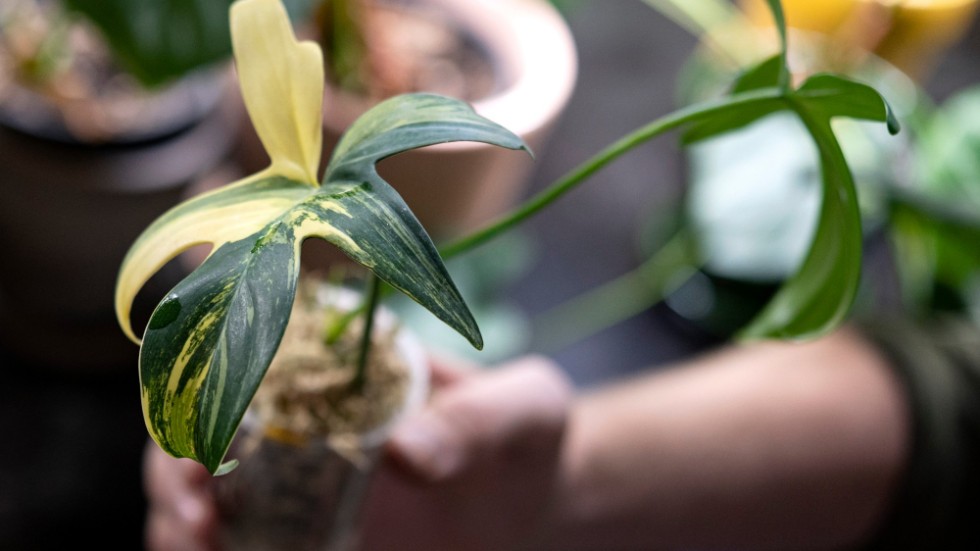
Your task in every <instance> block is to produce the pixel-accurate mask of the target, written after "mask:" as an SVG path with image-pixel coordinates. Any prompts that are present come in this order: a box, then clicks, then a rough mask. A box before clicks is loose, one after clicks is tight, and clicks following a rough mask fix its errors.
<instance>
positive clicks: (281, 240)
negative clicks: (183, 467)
mask: <svg viewBox="0 0 980 551" xmlns="http://www.w3.org/2000/svg"><path fill="white" fill-rule="evenodd" d="M231 13H232V18H231V20H232V38H233V43H234V48H235V57H236V60H237V63H238V71H239V77H240V79H241V86H242V92H243V96H244V98H245V103H246V106H247V107H248V110H249V114H250V115H251V117H252V119H253V123H254V125H255V127H256V130H257V132H258V134H259V136H260V138H261V139H262V142H263V144H264V145H265V147H266V149H267V150H268V152H269V155H270V158H271V159H272V164H271V166H270V167H269V168H268V169H266V170H264V171H262V172H260V173H258V174H256V175H254V176H252V177H250V178H247V179H245V180H243V181H240V182H238V183H235V184H231V185H229V186H227V187H224V188H221V189H218V190H216V191H213V192H211V193H208V194H205V195H202V196H199V197H197V198H194V199H192V200H190V201H187V202H185V203H183V204H181V205H178V206H177V207H175V208H174V209H172V210H171V211H169V212H167V213H166V214H164V215H163V216H162V217H161V218H159V219H158V220H157V221H156V222H154V223H153V224H152V225H151V226H150V227H149V228H147V230H146V231H145V232H144V233H143V234H142V236H140V238H139V239H138V240H137V241H136V243H135V244H134V245H133V247H132V249H131V250H130V252H129V254H128V255H127V257H126V259H125V260H124V262H123V266H122V269H121V271H120V276H119V282H118V285H117V289H116V308H117V315H118V317H119V321H120V323H121V325H122V327H123V329H124V331H125V332H126V333H127V334H128V335H129V336H130V337H131V338H133V339H135V338H136V337H135V334H134V332H133V330H132V328H131V326H130V325H131V324H130V321H129V311H130V308H131V304H132V301H133V299H134V297H135V295H136V293H137V292H138V290H139V289H140V287H142V285H143V284H144V283H145V282H146V281H147V279H148V278H149V277H150V276H151V275H152V274H153V273H154V272H155V271H156V270H158V269H159V268H160V267H161V266H162V265H163V264H164V263H166V262H167V261H169V260H170V259H172V258H173V257H174V256H175V255H177V254H179V253H180V252H181V251H183V250H186V249H187V248H189V247H192V246H194V245H198V244H202V243H211V244H213V246H214V248H213V252H212V254H211V255H210V256H209V257H208V259H207V260H206V261H205V262H204V263H203V264H202V265H201V266H200V267H199V268H198V269H197V270H195V271H194V272H193V273H192V274H191V275H190V276H188V277H187V278H186V279H185V280H184V281H182V282H181V283H180V284H178V285H177V286H176V287H175V288H174V289H173V290H172V291H171V292H170V293H169V294H168V295H167V296H166V297H165V298H164V299H163V301H162V302H161V303H160V304H159V306H157V308H156V310H155V311H154V313H153V315H152V316H151V318H150V322H149V325H148V327H147V329H146V332H145V334H144V335H143V343H142V347H141V350H140V383H141V386H142V399H143V413H144V417H145V420H146V424H147V427H148V428H149V430H150V434H151V435H152V436H153V438H154V439H155V440H156V441H157V443H158V444H160V446H161V447H162V448H163V449H164V450H166V451H167V452H169V453H171V454H172V455H175V456H178V457H190V458H193V459H195V460H197V461H200V462H201V463H203V464H204V465H205V466H206V467H207V468H208V469H209V470H210V471H211V472H217V471H218V470H219V469H220V466H221V461H222V458H223V456H224V454H225V452H226V450H227V447H228V444H229V443H230V441H231V439H232V437H233V436H234V433H235V431H236V429H237V427H238V424H239V422H240V420H241V417H242V415H243V414H244V412H245V409H246V407H247V406H248V403H249V402H250V401H251V398H252V396H253V394H254V392H255V390H256V388H257V387H258V384H259V383H260V382H261V380H262V378H263V376H264V374H265V372H266V370H267V368H268V366H269V363H270V362H271V360H272V357H273V355H274V354H275V352H276V349H277V347H278V345H279V341H280V339H281V337H282V334H283V331H284V329H285V326H286V323H287V321H288V318H289V312H290V308H291V306H292V302H293V299H294V295H295V291H296V285H297V283H296V282H297V277H298V271H299V261H300V245H301V244H302V242H303V240H305V239H307V238H311V237H316V238H321V239H324V240H326V241H329V242H330V243H333V244H334V245H336V246H338V247H339V248H340V249H341V250H343V251H344V252H345V253H346V254H347V255H348V256H350V257H351V258H352V259H354V260H356V261H357V262H359V263H361V264H363V265H364V266H366V267H367V268H369V269H370V270H372V271H373V272H374V273H375V274H376V275H377V276H378V277H380V278H381V279H383V280H385V281H387V282H388V283H389V284H391V285H392V286H393V287H395V288H396V289H399V290H401V291H402V292H404V293H405V294H407V295H408V296H410V297H412V298H413V299H415V300H416V301H417V302H419V303H420V304H422V305H423V306H424V307H426V308H427V309H429V310H430V311H431V312H432V313H433V314H435V315H436V316H437V317H439V318H440V319H441V320H443V321H444V322H446V323H447V324H448V325H450V326H451V327H452V328H454V329H455V330H457V331H458V332H460V333H461V334H462V335H464V336H465V337H466V338H467V339H469V341H470V342H471V343H472V344H473V345H474V346H476V347H477V348H479V347H481V346H482V340H481V337H480V332H479V329H478V328H477V325H476V323H475V322H474V320H473V318H472V316H471V314H470V312H469V310H468V309H467V307H466V305H465V303H464V302H463V299H462V298H461V297H460V294H459V292H458V291H457V289H456V287H455V286H454V284H453V283H452V281H451V280H450V278H449V275H448V273H447V272H446V269H445V266H444V265H443V263H442V259H441V258H440V256H439V254H438V252H437V251H436V249H435V247H434V245H433V244H432V242H431V240H430V239H429V237H428V236H427V234H426V233H425V231H424V230H423V228H422V227H421V226H420V224H419V223H418V221H417V220H416V218H415V216H414V215H413V214H412V212H411V211H410V210H409V208H408V207H407V206H406V204H405V203H404V201H403V200H402V199H401V197H400V196H399V195H398V194H397V193H396V192H395V191H394V190H393V189H392V188H391V187H390V186H389V185H388V184H387V183H386V182H384V181H383V180H382V179H381V178H380V177H379V176H378V174H377V172H376V170H375V164H376V163H377V162H378V161H379V160H381V159H383V158H385V157H388V156H391V155H394V154H396V153H399V152H402V151H405V150H408V149H412V148H417V147H422V146H426V145H431V144H436V143H442V142H450V141H461V140H468V141H482V142H486V143H490V144H496V145H499V146H502V147H507V148H511V149H524V148H526V147H525V145H524V144H523V142H522V141H521V140H520V138H518V137H517V136H515V135H513V134H512V133H510V132H509V131H507V130H505V129H504V128H502V127H500V126H498V125H496V124H494V123H492V122H490V121H487V120H486V119H483V118H481V117H479V116H477V115H476V114H475V113H474V112H473V111H472V110H471V109H470V108H469V107H468V106H467V105H466V104H463V103H461V102H458V101H455V100H451V99H448V98H443V97H439V96H433V95H407V96H401V97H397V98H394V99H391V100H388V101H386V102H384V103H382V104H380V105H378V106H377V107H376V108H374V109H372V110H371V111H369V112H368V113H366V114H365V115H364V116H363V117H362V118H361V119H359V120H358V121H357V122H356V123H355V124H354V125H353V126H352V127H351V128H350V130H349V131H348V132H347V134H346V135H345V137H344V138H343V139H342V140H341V143H340V144H339V145H338V146H337V148H336V150H335V153H334V155H333V158H332V159H331V162H330V163H329V165H328V167H327V170H326V175H325V177H324V181H323V183H322V184H318V183H317V180H316V172H317V168H318V166H319V162H320V151H321V130H320V121H321V116H320V114H321V108H322V99H323V62H322V57H321V53H320V50H319V48H318V47H317V46H316V45H314V44H312V43H297V42H296V40H295V38H294V37H293V34H292V30H291V28H290V26H289V22H288V19H287V17H286V14H285V11H284V10H283V8H282V6H281V4H280V3H279V2H278V0H244V1H242V2H239V3H236V4H235V5H234V6H233V8H232V12H231ZM447 184H451V183H447Z"/></svg>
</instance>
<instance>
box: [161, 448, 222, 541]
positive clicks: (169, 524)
mask: <svg viewBox="0 0 980 551" xmlns="http://www.w3.org/2000/svg"><path fill="white" fill-rule="evenodd" d="M143 479H144V480H143V482H144V490H145V491H146V495H147V498H148V500H149V508H148V510H147V519H146V547H147V549H149V550H150V551H214V550H215V549H217V543H216V541H215V537H216V518H217V514H216V510H215V506H214V501H213V498H212V496H211V492H210V485H209V481H210V479H211V475H210V474H209V473H208V471H207V469H205V468H204V466H202V465H200V464H198V463H195V462H194V461H191V460H190V459H175V458H173V457H171V456H169V455H167V454H166V453H164V451H163V450H161V449H160V448H159V446H157V445H156V444H155V443H153V442H152V441H150V442H149V443H148V444H147V446H146V451H145V452H144V454H143Z"/></svg>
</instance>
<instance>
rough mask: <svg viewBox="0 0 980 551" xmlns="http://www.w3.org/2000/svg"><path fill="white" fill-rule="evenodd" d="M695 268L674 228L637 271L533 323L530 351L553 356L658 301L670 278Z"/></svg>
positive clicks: (690, 250)
mask: <svg viewBox="0 0 980 551" xmlns="http://www.w3.org/2000/svg"><path fill="white" fill-rule="evenodd" d="M700 264H701V261H700V259H699V258H698V255H697V252H696V251H695V247H694V244H693V243H692V237H691V235H690V233H689V231H688V230H686V229H683V228H682V229H680V230H679V231H678V233H677V234H675V235H674V236H673V237H672V238H671V239H670V241H668V242H667V243H666V244H664V246H663V247H662V248H661V249H660V250H659V251H657V253H656V254H654V255H653V256H651V257H650V258H649V259H647V260H646V261H644V262H643V264H641V265H640V266H639V267H637V268H636V269H634V270H633V271H630V272H628V273H626V274H623V275H621V276H619V277H617V278H616V279H614V280H612V281H609V282H607V283H605V284H603V285H601V286H599V287H596V288H595V289H592V290H589V291H586V292H585V293H583V294H581V295H578V296H576V297H574V298H572V299H570V300H568V301H567V302H564V303H562V304H560V305H558V306H556V307H555V308H552V309H551V310H548V311H547V312H545V313H543V314H541V315H540V316H538V318H537V319H535V320H534V327H535V335H534V341H535V344H534V349H535V350H542V351H545V352H549V351H550V352H556V351H558V350H561V349H562V348H564V347H566V346H568V345H570V344H572V343H575V342H577V341H579V340H581V339H582V338H585V337H587V336H589V335H592V334H595V333H598V332H599V331H601V330H603V329H606V328H608V327H611V326H613V325H615V324H617V323H619V322H621V321H624V320H626V319H629V318H630V317H632V316H634V315H636V314H639V313H640V312H643V311H645V310H647V309H649V308H650V307H652V306H653V305H654V304H657V303H658V302H660V301H661V300H663V298H664V296H665V295H666V294H667V293H668V292H669V291H670V289H671V287H672V285H671V284H672V283H674V280H675V278H676V275H677V274H678V273H679V272H680V271H681V270H683V269H684V268H691V269H692V273H693V269H694V268H697V267H698V266H699V265H700Z"/></svg>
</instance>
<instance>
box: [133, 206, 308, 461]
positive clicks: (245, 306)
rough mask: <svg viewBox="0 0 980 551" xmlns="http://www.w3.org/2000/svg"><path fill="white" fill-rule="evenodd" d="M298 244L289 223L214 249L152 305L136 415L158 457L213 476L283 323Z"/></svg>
mask: <svg viewBox="0 0 980 551" xmlns="http://www.w3.org/2000/svg"><path fill="white" fill-rule="evenodd" d="M297 249H298V242H297V241H296V240H295V235H294V234H293V228H291V227H290V226H289V225H288V224H284V223H277V224H272V225H270V226H269V227H268V228H265V229H263V230H262V231H261V232H258V233H255V234H253V235H250V236H248V237H246V238H244V239H241V240H239V241H235V242H232V243H228V244H226V245H224V246H222V247H221V248H220V249H218V250H217V251H215V253H214V254H213V255H211V256H210V257H208V259H207V260H206V261H205V262H204V264H202V265H201V266H200V267H199V268H198V269H197V270H196V271H195V272H194V274H193V275H192V276H191V277H188V278H186V279H185V280H184V281H182V282H181V283H179V284H178V285H177V286H176V287H175V288H174V289H173V290H172V291H171V292H170V293H169V294H168V295H167V297H166V298H164V300H163V301H162V302H161V303H160V305H159V306H157V309H156V310H155V311H154V313H153V316H152V317H151V318H150V323H149V325H148V326H147V329H146V333H145V335H144V340H143V346H142V347H141V349H140V386H141V397H142V401H143V416H144V419H145V421H146V426H147V428H148V429H149V431H150V435H151V436H152V437H153V439H154V440H156V442H157V443H158V444H159V445H160V447H161V448H163V449H164V450H165V451H166V452H168V453H170V454H172V455H174V456H176V457H190V458H192V459H195V460H197V461H199V462H201V463H202V464H204V466H205V467H207V468H208V470H209V471H211V472H212V473H215V472H217V471H218V469H219V468H220V466H221V460H222V458H223V457H224V454H225V452H226V451H227V449H228V445H229V443H230V442H231V439H232V437H233V436H234V434H235V431H236V429H237V427H238V424H239V423H240V422H241V418H242V416H243V415H244V412H245V409H246V408H247V407H248V404H249V402H250V401H251V399H252V396H253V395H254V393H255V389H256V388H257V387H258V384H259V382H260V381H261V380H262V377H263V376H264V375H265V372H266V370H267V368H268V365H269V363H270V362H271V361H272V357H273V356H274V355H275V352H276V349H277V347H278V346H279V341H280V340H281V338H282V334H283V330H284V329H285V326H286V322H287V321H288V319H289V312H290V308H291V307H292V303H293V297H294V295H295V290H296V273H297V270H298V259H299V256H298V254H297Z"/></svg>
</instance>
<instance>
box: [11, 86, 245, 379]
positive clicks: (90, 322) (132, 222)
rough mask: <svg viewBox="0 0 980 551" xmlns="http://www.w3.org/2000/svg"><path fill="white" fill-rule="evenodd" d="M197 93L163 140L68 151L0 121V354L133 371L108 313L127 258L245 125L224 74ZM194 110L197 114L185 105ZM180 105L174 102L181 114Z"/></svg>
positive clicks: (71, 145)
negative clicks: (1, 350) (135, 243)
mask: <svg viewBox="0 0 980 551" xmlns="http://www.w3.org/2000/svg"><path fill="white" fill-rule="evenodd" d="M198 84H199V85H200V86H204V87H206V88H207V90H206V91H204V90H198V91H197V92H194V91H189V92H188V95H187V97H186V99H185V102H184V103H185V105H183V107H182V111H183V112H174V113H173V116H172V117H170V118H168V119H165V120H164V124H165V126H166V129H163V130H161V131H160V132H149V133H147V132H146V131H141V133H140V134H138V135H128V136H121V137H120V138H119V139H117V140H115V141H110V142H107V143H98V144H89V143H84V142H80V141H77V140H72V139H71V138H69V137H67V135H66V134H65V133H64V132H62V131H61V130H62V129H60V128H59V127H58V125H57V124H56V123H55V124H48V125H41V126H33V125H30V124H20V122H22V121H20V120H18V119H17V118H12V117H10V116H8V115H11V113H4V115H5V116H4V117H3V124H0V189H2V195H3V200H2V201H0V250H2V251H3V254H4V260H3V267H2V269H0V346H2V347H3V348H4V349H5V350H8V351H11V352H13V353H14V355H15V356H16V357H19V358H22V359H24V360H27V361H29V362H32V363H36V364H41V365H48V366H52V367H62V368H84V369H88V368H91V369H100V368H106V367H110V366H122V365H132V362H133V360H134V359H135V356H136V347H135V346H133V345H132V343H130V342H128V341H127V340H126V338H125V337H124V336H123V335H122V332H121V331H120V330H119V328H118V325H117V323H116V321H115V314H114V309H113V290H114V286H115V281H116V275H117V273H118V270H119V266H120V264H121V263H122V260H123V257H124V256H125V254H126V251H127V250H128V249H129V246H130V245H131V244H132V243H133V241H134V240H135V239H136V237H137V236H138V235H139V234H140V232H142V230H143V229H144V228H146V227H147V226H148V225H149V224H150V223H151V222H152V221H153V220H154V219H155V218H156V217H157V216H159V215H160V214H162V213H163V212H164V211H165V210H167V209H168V208H170V207H171V206H173V205H174V204H176V203H178V202H179V201H180V200H181V199H182V198H183V194H184V192H185V189H186V188H187V187H188V186H189V185H190V184H191V183H193V182H195V181H196V180H199V179H200V178H202V177H204V176H205V175H206V174H207V173H208V171H210V170H212V169H214V168H215V167H216V166H218V165H219V164H220V163H221V162H222V161H223V160H224V159H226V158H227V156H228V154H229V152H230V151H231V149H232V147H233V145H234V142H235V137H236V131H237V128H238V125H239V124H240V121H241V114H240V112H241V107H240V105H239V104H237V103H236V102H230V101H223V100H222V99H221V98H222V97H223V96H224V95H225V90H226V89H227V87H228V85H229V78H228V75H227V71H225V72H223V73H221V74H216V75H214V76H213V77H211V78H208V79H205V81H204V82H201V83H198ZM198 92H200V93H198ZM190 102H197V104H196V105H186V104H187V103H190ZM180 103H181V102H171V104H172V106H173V107H177V108H178V111H180V110H181V105H180ZM188 111H190V113H188ZM14 114H16V113H14ZM175 121H182V122H176V123H175ZM177 271H178V272H179V270H177ZM171 275H172V277H169V278H168V277H166V275H164V276H161V277H160V278H157V279H156V280H154V283H156V286H155V287H154V289H153V292H154V293H156V294H154V295H153V296H162V295H163V294H165V293H166V291H167V290H168V289H169V288H170V287H169V285H171V284H173V283H176V281H177V280H178V279H179V277H178V276H179V275H180V274H179V273H173V274H171ZM147 296H149V293H148V294H147ZM145 306H151V305H145ZM137 323H138V321H137Z"/></svg>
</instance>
